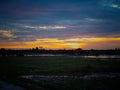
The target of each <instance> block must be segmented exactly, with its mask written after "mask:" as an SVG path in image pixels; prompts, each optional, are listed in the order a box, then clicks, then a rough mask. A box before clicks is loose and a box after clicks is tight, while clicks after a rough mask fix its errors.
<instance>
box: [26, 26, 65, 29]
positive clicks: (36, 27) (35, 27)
mask: <svg viewBox="0 0 120 90" xmlns="http://www.w3.org/2000/svg"><path fill="white" fill-rule="evenodd" d="M24 27H25V28H31V29H65V28H67V27H65V26H24Z"/></svg>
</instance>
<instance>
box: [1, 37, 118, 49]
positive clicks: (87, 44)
mask: <svg viewBox="0 0 120 90" xmlns="http://www.w3.org/2000/svg"><path fill="white" fill-rule="evenodd" d="M107 46H109V47H111V48H112V47H113V48H116V47H117V48H118V47H119V46H120V38H103V37H102V38H101V37H97V38H94V37H91V38H70V39H57V38H40V39H36V40H35V41H26V42H5V41H4V42H0V48H18V49H20V48H21V49H22V48H35V47H42V48H45V49H76V48H84V49H91V48H92V49H94V48H98V49H99V48H105V47H106V48H107Z"/></svg>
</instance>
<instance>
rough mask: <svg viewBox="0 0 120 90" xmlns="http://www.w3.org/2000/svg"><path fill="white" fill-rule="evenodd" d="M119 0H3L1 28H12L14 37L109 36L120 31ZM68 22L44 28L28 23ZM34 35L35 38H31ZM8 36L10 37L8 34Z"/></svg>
mask: <svg viewBox="0 0 120 90" xmlns="http://www.w3.org/2000/svg"><path fill="white" fill-rule="evenodd" d="M119 7H120V1H119V0H1V1H0V30H11V31H12V30H16V31H12V33H13V34H14V35H16V36H17V37H16V38H14V40H18V41H22V40H25V38H26V40H35V39H36V38H70V37H73V36H76V37H79V36H85V35H90V36H96V37H109V36H115V35H116V34H117V36H118V34H120V30H119V28H120V23H119V21H120V18H119V16H120V9H119ZM25 25H26V26H34V27H35V26H37V27H38V26H65V27H67V28H66V29H59V30H57V29H56V30H43V29H37V30H36V29H34V28H31V29H30V28H29V29H28V28H25V27H24V26H25ZM29 38H31V39H29ZM5 39H6V38H5Z"/></svg>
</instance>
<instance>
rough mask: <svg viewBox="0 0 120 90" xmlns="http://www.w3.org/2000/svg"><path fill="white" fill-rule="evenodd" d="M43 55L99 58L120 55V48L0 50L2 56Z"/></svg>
mask: <svg viewBox="0 0 120 90" xmlns="http://www.w3.org/2000/svg"><path fill="white" fill-rule="evenodd" d="M42 54H54V55H76V56H93V55H94V56H99V55H120V48H116V49H109V50H94V49H91V50H83V49H81V48H78V49H71V50H65V49H60V50H46V49H43V48H38V47H36V48H32V49H22V50H20V49H19V50H14V49H5V48H1V49H0V56H25V55H26V56H28V55H32V56H35V55H36V56H37V55H42Z"/></svg>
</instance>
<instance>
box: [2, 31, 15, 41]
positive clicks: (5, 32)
mask: <svg viewBox="0 0 120 90" xmlns="http://www.w3.org/2000/svg"><path fill="white" fill-rule="evenodd" d="M0 34H1V35H2V36H3V37H7V38H11V39H12V38H15V37H16V36H14V35H13V34H12V32H11V31H7V30H0Z"/></svg>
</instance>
